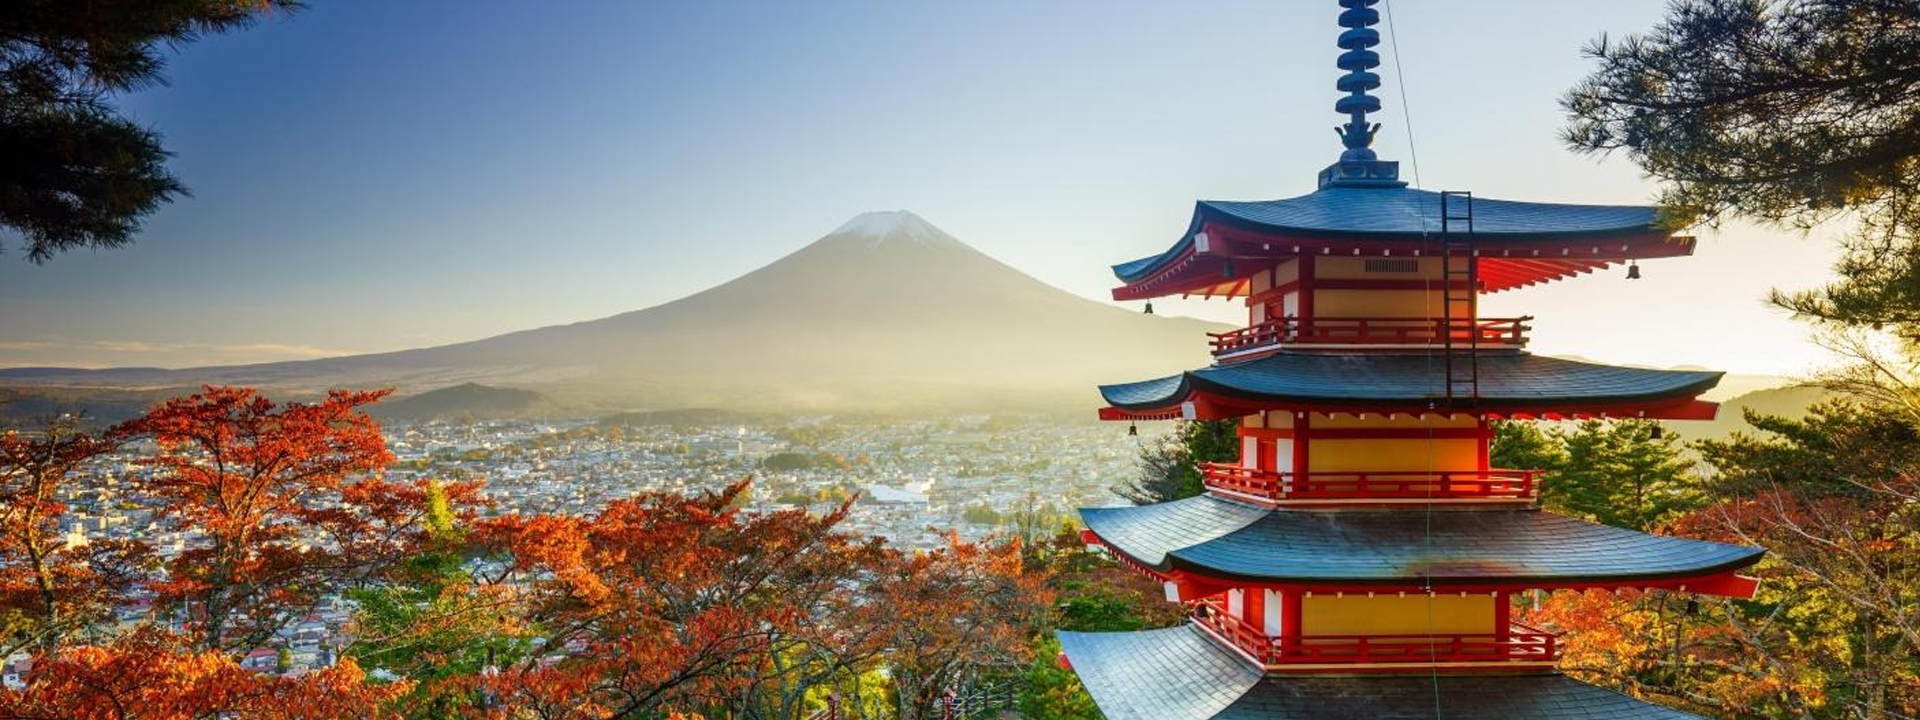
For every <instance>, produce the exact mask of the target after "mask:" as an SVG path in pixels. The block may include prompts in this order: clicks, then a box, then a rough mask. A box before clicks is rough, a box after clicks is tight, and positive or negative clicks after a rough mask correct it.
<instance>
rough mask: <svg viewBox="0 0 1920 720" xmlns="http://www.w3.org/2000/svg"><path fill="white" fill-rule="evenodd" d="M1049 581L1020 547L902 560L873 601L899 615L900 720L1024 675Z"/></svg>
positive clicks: (895, 645)
mask: <svg viewBox="0 0 1920 720" xmlns="http://www.w3.org/2000/svg"><path fill="white" fill-rule="evenodd" d="M1045 581H1046V578H1045V575H1044V574H1043V573H1041V572H1037V571H1035V570H1033V569H1030V568H1028V567H1026V565H1025V563H1024V560H1023V558H1022V557H1021V546H1020V544H1019V543H1017V542H1014V543H1008V544H1004V545H1001V546H999V547H987V546H982V545H976V544H969V543H963V542H959V541H958V540H955V539H952V538H949V540H948V543H947V547H945V548H943V549H940V550H937V551H933V552H926V553H916V554H912V555H896V556H895V557H894V558H893V561H892V562H890V563H888V565H887V566H886V568H885V569H884V572H883V573H882V574H881V575H879V576H878V577H876V578H875V580H874V582H873V584H872V586H871V587H870V589H869V592H870V593H871V595H872V599H871V600H870V602H873V603H875V604H876V605H877V606H879V607H884V608H890V609H891V610H892V612H891V613H890V615H891V617H890V618H889V622H887V623H886V625H885V627H886V628H887V631H888V638H887V652H886V655H885V661H886V666H887V669H888V672H889V673H890V674H891V676H892V678H893V682H894V695H895V697H896V698H897V700H896V705H897V706H898V708H899V711H900V717H902V718H905V719H907V720H921V719H931V718H938V717H940V716H941V713H940V711H941V696H942V695H943V694H945V693H946V692H948V691H950V690H955V689H959V688H963V687H966V686H968V685H970V684H973V683H975V682H977V681H979V680H981V679H983V676H990V675H1001V676H1008V675H1013V674H1015V673H1018V672H1020V671H1021V670H1022V669H1023V667H1024V665H1025V664H1026V662H1027V661H1028V659H1029V658H1030V657H1031V655H1030V653H1031V651H1032V645H1031V638H1032V636H1033V635H1034V634H1035V633H1036V632H1038V631H1040V630H1041V629H1043V628H1044V627H1045V625H1046V622H1047V615H1048V613H1049V611H1050V609H1051V607H1052V605H1053V592H1052V591H1051V590H1049V589H1048V588H1047V587H1046V585H1045Z"/></svg>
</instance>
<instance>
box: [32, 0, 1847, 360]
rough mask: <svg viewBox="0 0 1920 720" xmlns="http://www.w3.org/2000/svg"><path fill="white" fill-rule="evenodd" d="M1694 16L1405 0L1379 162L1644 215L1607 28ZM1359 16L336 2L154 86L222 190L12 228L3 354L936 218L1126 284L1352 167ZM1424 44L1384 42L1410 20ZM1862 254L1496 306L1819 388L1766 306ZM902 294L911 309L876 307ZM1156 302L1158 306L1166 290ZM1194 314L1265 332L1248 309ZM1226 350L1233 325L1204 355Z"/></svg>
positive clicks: (192, 331)
mask: <svg viewBox="0 0 1920 720" xmlns="http://www.w3.org/2000/svg"><path fill="white" fill-rule="evenodd" d="M1664 5H1665V3H1664V1H1663V0H1618V1H1616V2H1608V3H1573V2H1563V3H1553V4H1552V5H1551V7H1550V8H1549V7H1548V4H1546V3H1526V4H1518V3H1513V2H1510V1H1509V2H1494V1H1492V0H1487V1H1484V2H1463V1H1461V0H1445V1H1444V2H1442V1H1441V0H1400V2H1398V3H1394V4H1393V8H1392V10H1393V12H1394V13H1395V16H1394V20H1395V24H1396V25H1397V28H1398V30H1399V51H1400V53H1401V61H1402V63H1403V64H1404V66H1405V78H1404V81H1405V82H1404V83H1403V78H1402V77H1401V76H1400V73H1398V72H1396V71H1395V69H1394V67H1393V65H1392V64H1391V56H1392V48H1391V47H1390V46H1386V45H1383V46H1382V47H1381V48H1380V49H1381V50H1382V51H1383V53H1384V54H1386V55H1387V56H1388V58H1389V63H1388V64H1387V65H1386V66H1384V67H1382V68H1381V71H1382V72H1383V74H1384V75H1385V76H1386V78H1387V87H1385V88H1383V89H1382V91H1381V92H1380V93H1379V94H1380V95H1382V97H1383V98H1384V100H1385V102H1386V106H1387V108H1386V111H1385V112H1384V113H1381V114H1379V115H1376V116H1375V117H1376V119H1378V120H1380V121H1382V122H1384V123H1386V128H1385V129H1384V130H1382V131H1381V133H1380V141H1379V142H1378V143H1377V146H1376V147H1378V148H1379V150H1380V152H1381V154H1382V155H1383V156H1384V157H1386V158H1389V159H1397V160H1401V161H1402V171H1403V174H1404V175H1406V176H1408V177H1411V176H1412V174H1413V173H1412V170H1413V167H1412V166H1413V163H1412V162H1411V160H1412V159H1413V153H1412V152H1410V148H1409V146H1408V141H1407V135H1406V131H1407V126H1406V123H1405V122H1404V121H1403V116H1402V110H1403V108H1405V107H1407V105H1403V104H1402V102H1401V99H1400V95H1399V93H1400V92H1401V91H1402V89H1403V88H1404V90H1405V92H1406V94H1407V97H1408V100H1409V101H1410V103H1409V105H1410V107H1411V111H1412V126H1413V130H1414V141H1415V143H1416V147H1417V150H1418V153H1419V175H1420V180H1421V181H1422V182H1421V185H1422V186H1424V187H1428V188H1433V189H1469V190H1473V191H1475V192H1476V193H1477V194H1479V195H1480V196H1483V197H1501V198H1512V199H1527V200H1542V201H1564V202H1594V203H1636V202H1644V201H1646V200H1648V199H1649V198H1650V197H1651V196H1652V194H1653V192H1654V187H1653V186H1652V185H1650V184H1649V183H1647V182H1645V181H1643V180H1642V179H1641V178H1640V177H1639V175H1638V173H1637V172H1636V170H1635V169H1634V168H1633V167H1632V166H1631V165H1630V164H1629V163H1628V162H1627V161H1626V160H1625V159H1624V158H1615V159H1610V160H1605V161H1599V160H1596V159H1593V158H1586V157H1580V156H1575V155H1572V154H1569V153H1568V152H1567V151H1565V150H1564V149H1562V147H1561V146H1560V144H1559V143H1558V141H1557V140H1556V139H1555V132H1556V131H1557V130H1558V128H1559V127H1560V126H1561V124H1562V122H1563V118H1562V117H1561V115H1560V112H1559V110H1558V108H1557V106H1556V104H1555V101H1556V99H1557V98H1558V97H1559V96H1560V94H1561V93H1563V92H1564V91H1565V89H1566V88H1568V87H1569V86H1571V85H1572V84H1574V83H1575V82H1576V81H1577V80H1578V79H1579V78H1580V77H1581V76H1582V75H1583V74H1584V73H1585V71H1586V69H1587V67H1588V64H1587V63H1586V62H1585V61H1583V60H1582V59H1581V57H1580V54H1579V50H1580V47H1581V46H1582V45H1583V44H1584V43H1585V42H1587V41H1588V40H1590V39H1592V38H1594V37H1596V36H1598V35H1599V34H1601V33H1602V32H1608V33H1614V34H1623V33H1629V32H1635V31H1639V30H1642V29H1644V28H1647V27H1649V26H1651V25H1652V24H1653V23H1654V22H1656V21H1657V20H1658V19H1659V18H1660V16H1661V12H1662V9H1663V7H1664ZM1338 11H1339V8H1338V6H1337V4H1336V3H1335V2H1334V0H1312V1H1310V2H1308V1H1303V0H1266V1H1264V2H1205V3H1189V2H1181V3H1171V2H1164V1H1147V0H1140V1H1129V2H1117V1H1115V0H1098V1H1094V0H1087V1H1084V2H1081V1H1075V2H1032V1H1031V0H1019V1H1012V0H1009V1H1005V2H998V1H995V2H964V3H960V2H903V1H901V0H884V1H883V0H870V1H867V2H814V1H796V0H783V1H781V2H767V3H746V2H705V1H701V2H693V1H686V2H666V1H658V2H644V3H636V2H625V1H619V2H615V1H606V2H597V1H596V2H570V3H529V2H490V1H487V2H480V1H474V0H461V1H457V2H456V1H454V0H436V1H427V0H408V1H406V2H379V1H375V0H359V1H346V2H321V3H315V4H314V6H313V7H312V8H310V9H309V10H307V11H305V12H302V13H299V14H297V15H294V16H292V17H285V18H276V19H273V20H270V21H268V22H266V23H265V24H264V25H263V26H261V27H258V28H255V29H253V30H250V31H245V32H241V33H238V34H234V35H228V36H223V37H214V38H209V39H207V40H204V41H202V42H200V43H197V44H194V45H191V46H187V47H186V48H185V49H184V51H183V53H182V54H180V55H179V56H178V57H177V58H176V59H175V60H174V61H173V63H172V65H171V69H170V74H171V78H172V84H171V86H169V87H163V88H158V89H155V90H152V91H148V92H143V93H141V94H139V95H136V96H133V97H129V98H126V99H125V102H124V105H125V106H126V107H127V108H128V110H129V111H130V113H131V114H132V115H133V116H134V117H136V118H137V119H138V120H139V121H140V122H143V123H147V124H150V125H151V126H153V127H155V128H156V129H158V130H159V131H160V132H161V133H163V134H164V135H165V137H166V141H167V144H168V146H169V148H170V149H172V150H173V151H174V152H175V153H177V156H176V157H175V158H174V160H173V163H172V167H173V169H174V171H175V172H176V173H177V174H178V175H179V176H180V177H181V178H182V179H183V180H184V181H185V182H186V183H187V184H188V185H189V186H190V187H191V188H192V189H193V192H194V196H193V197H190V198H183V199H181V200H180V201H178V202H176V203H174V204H173V205H171V206H168V207H166V208H164V209H162V210H161V211H160V212H159V213H157V214H156V215H155V216H153V217H152V218H151V220H150V221H149V222H148V224H147V228H146V232H145V233H144V234H143V235H142V236H141V237H140V239H139V241H138V243H137V244H136V245H134V246H133V247H131V248H126V249H120V250H110V251H103V252H88V251H83V252H77V253H69V254H67V255H64V256H61V257H58V258H57V259H55V260H54V261H53V262H52V263H51V264H49V265H46V266H41V267H36V266H32V265H30V264H28V263H26V262H25V261H24V260H23V259H22V258H21V256H20V254H19V253H18V243H17V242H16V241H15V240H14V239H13V238H0V242H4V243H5V244H6V245H7V246H8V248H9V254H8V255H6V256H4V257H0V366H6V365H30V364H33V365H38V364H71V365H89V366H99V365H167V366H179V365H192V364H204V363H228V362H247V361H263V360H283V359H294V358H304V357H315V356H320V355H326V354H337V353H348V352H364V351H376V350H391V349H400V348H406V347H416V346H422V345H430V344H438V343H445V342H452V341H458V340H466V339H473V338H478V337H483V336H487V335H491V334H496V333H500V332H505V331H510V330H516V329H523V328H527V327H532V326H538V325H547V324H554V323H563V322H572V321H577V320H584V319H590V318H595V317H601V316H605V315H610V314H613V313H617V312H622V311H627V310H632V309H637V308H641V307H646V306H649V305H654V304H658V303H661V302H665V301H668V300H671V299H674V298H677V297H680V296H683V295H686V294H688V293H691V292H694V291H697V290H700V289H702V288H705V287H707V286H710V285H713V284H716V283H719V282H723V281H725V280H727V279H730V278H732V277H734V276H737V275H740V274H742V273H744V272H746V271H749V270H751V269H753V268H755V267H758V266H760V265H763V264H765V263H767V262H770V261H772V260H773V259H775V258H777V257H779V256H781V255H783V254H785V253H787V252H790V251H792V250H794V249H797V248H799V247H800V246H801V245H803V244H805V243H807V242H808V241H810V240H812V239H814V238H815V237H818V236H819V235H821V234H823V233H825V232H827V231H828V230H831V229H832V228H834V227H835V226H837V225H839V224H840V223H841V222H843V221H845V220H846V219H847V218H848V217H850V216H852V215H854V214H856V213H859V212H861V211H865V210H873V209H895V208H905V209H910V210H914V211H916V212H918V213H919V214H921V215H923V216H924V217H926V218H927V219H928V220H930V221H932V222H933V223H935V224H937V225H939V226H941V227H942V228H944V229H946V230H947V231H949V232H951V233H953V234H955V235H957V236H958V237H960V238H961V239H963V240H965V241H967V242H968V243H970V244H972V245H974V246H975V247H977V248H979V249H981V250H982V251H985V252H987V253H988V254H990V255H993V256H994V257H997V258H999V259H1001V260H1003V261H1005V262H1007V263H1009V264H1011V265H1013V266H1015V267H1018V268H1021V269H1022V270H1025V271H1027V272H1028V273H1030V274H1032V275H1034V276H1036V277H1038V278H1040V279H1042V280H1045V281H1047V282H1049V283H1052V284H1055V285H1058V286H1060V287H1063V288H1066V289H1068V290H1070V291H1072V292H1075V293H1079V294H1081V295H1085V296H1087V297H1092V298H1099V299H1102V300H1104V299H1105V298H1107V297H1108V295H1107V291H1108V288H1109V287H1110V286H1111V285H1112V284H1113V281H1112V277H1111V275H1110V274H1108V272H1107V270H1106V266H1107V265H1108V264H1110V263H1113V262H1118V261H1122V260H1127V259H1132V258H1135V257H1139V256H1142V255H1145V254H1148V253H1152V252H1158V251H1159V250H1161V249H1163V248H1165V247H1166V246H1167V245H1168V244H1169V243H1171V242H1172V241H1173V240H1174V239H1175V238H1176V237H1177V235H1178V234H1179V233H1180V232H1181V231H1182V230H1183V229H1184V228H1185V226H1186V222H1187V218H1188V215H1189V213H1190V212H1191V209H1192V202H1193V200H1194V199H1196V198H1203V197H1204V198H1221V199H1267V198H1275V197H1285V196H1290V195H1296V194H1300V193H1304V192H1308V191H1310V190H1311V189H1312V187H1313V181H1314V176H1315V173H1316V172H1317V171H1318V170H1319V169H1320V168H1321V167H1322V166H1324V165H1326V164H1327V163H1328V162H1330V161H1331V160H1332V159H1333V158H1334V156H1335V155H1336V154H1337V152H1338V149H1339V148H1338V142H1337V140H1336V138H1335V137H1334V133H1333V132H1332V130H1331V128H1332V126H1333V125H1334V124H1336V123H1337V122H1339V121H1340V118H1339V117H1337V116H1335V115H1334V114H1333V112H1332V108H1331V105H1332V102H1333V100H1334V99H1335V97H1337V95H1338V94H1337V93H1336V92H1335V91H1334V89H1333V83H1334V78H1335V77H1336V75H1337V74H1338V71H1337V70H1336V69H1335V68H1334V67H1333V62H1334V55H1335V54H1336V52H1337V50H1336V49H1335V48H1334V46H1333V40H1334V36H1335V35H1336V34H1337V32H1338V30H1339V28H1337V27H1336V26H1335V24H1334V17H1335V15H1336V14H1337V13H1338ZM1385 29H1386V26H1384V25H1383V26H1382V30H1385ZM1829 247H1830V243H1828V242H1823V241H1822V240H1821V239H1819V238H1818V237H1816V238H1814V239H1812V240H1806V239H1801V238H1800V237H1798V236H1796V235H1793V234H1789V233H1782V232H1774V231H1762V230H1756V229H1753V228H1728V229H1725V230H1722V231H1721V232H1719V233H1717V234H1715V233H1704V232H1703V233H1702V241H1701V245H1700V248H1699V251H1698V253H1697V254H1696V256H1695V257H1693V258H1691V259H1685V260H1669V261H1657V262H1653V263H1648V264H1647V265H1646V266H1645V267H1644V269H1645V271H1646V279H1643V280H1639V281H1636V282H1632V283H1629V282H1627V281H1626V280H1624V279H1623V278H1622V277H1621V275H1620V274H1619V273H1614V274H1609V275H1607V276H1605V277H1599V276H1587V277H1583V278H1581V279H1578V280H1574V281H1570V282H1562V283H1557V284H1554V285H1552V286H1549V287H1546V288H1536V289H1530V290H1523V291H1518V292H1512V293H1504V294H1501V295H1498V296H1496V297H1495V300H1494V301H1493V302H1492V303H1491V304H1490V307H1489V313H1490V314H1518V313H1530V314H1533V315H1536V316H1538V318H1539V320H1538V322H1537V323H1536V326H1537V330H1536V333H1535V336H1534V337H1535V341H1534V345H1533V347H1534V349H1535V350H1536V351H1539V352H1547V353H1570V354H1578V355H1583V356H1586V357H1591V358H1596V359H1602V360H1608V361H1615V362H1632V363H1648V364H1657V365H1679V364H1690V365H1704V366H1709V367H1715V368H1719V369H1726V370H1732V371H1736V372H1749V373H1751V372H1762V373H1793V372H1799V371H1803V370H1806V369H1808V368H1809V367H1810V366H1812V365H1813V364H1815V363H1816V362H1818V361H1819V360H1820V359H1821V358H1822V353H1821V351H1820V350H1819V349H1818V348H1816V347H1814V346H1812V345H1810V344H1808V343H1807V342H1806V340H1805V332H1804V330H1803V329H1802V328H1801V327H1799V326H1798V325H1796V324H1794V323H1793V322H1791V321H1790V320H1788V319H1786V318H1785V317H1783V316H1782V315H1780V314H1779V313H1777V312H1775V311H1772V310H1770V309H1768V308H1766V307H1765V306H1764V305H1763V304H1762V302H1761V297H1762V295H1763V293H1764V292H1765V290H1766V289H1767V288H1768V287H1770V286H1775V285H1779V286H1786V287H1803V286H1807V285H1811V284H1815V283H1818V282H1820V281H1821V280H1822V279H1824V278H1825V277H1826V276H1827V266H1828V265H1829V262H1830V256H1831V250H1830V249H1829ZM876 302H884V298H876ZM1134 305H1135V306H1137V304H1134ZM1160 309H1161V311H1162V312H1169V311H1172V312H1179V313H1187V314H1196V315H1202V316H1206V317H1212V318H1218V319H1233V320H1238V321H1244V318H1245V315H1244V310H1243V309H1241V308H1240V307H1238V306H1237V305H1236V304H1230V303H1227V302H1222V301H1215V302H1213V303H1211V304H1205V303H1200V302H1198V301H1189V302H1184V303H1181V302H1173V303H1163V304H1161V305H1160ZM1196 342H1197V340H1196Z"/></svg>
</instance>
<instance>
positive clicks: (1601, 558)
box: [1080, 496, 1765, 591]
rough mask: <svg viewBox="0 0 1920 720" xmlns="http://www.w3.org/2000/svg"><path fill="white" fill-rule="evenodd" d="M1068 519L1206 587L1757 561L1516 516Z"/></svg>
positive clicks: (1578, 523) (1633, 574)
mask: <svg viewBox="0 0 1920 720" xmlns="http://www.w3.org/2000/svg"><path fill="white" fill-rule="evenodd" d="M1080 516H1081V520H1082V522H1084V523H1085V525H1086V527H1087V530H1088V532H1090V533H1092V535H1093V536H1094V537H1095V538H1097V539H1098V540H1099V542H1101V543H1102V544H1104V545H1105V546H1106V547H1108V548H1109V549H1111V550H1113V551H1115V552H1117V553H1120V554H1122V555H1124V556H1126V558H1127V559H1129V560H1131V561H1132V562H1135V563H1138V564H1139V565H1141V566H1143V567H1145V568H1147V569H1149V570H1152V571H1153V572H1156V573H1159V574H1161V575H1163V576H1168V577H1182V576H1190V577H1194V578H1197V579H1201V580H1205V581H1211V582H1210V583H1209V584H1222V583H1224V584H1258V585H1275V586H1297V587H1344V586H1357V587H1358V586H1367V587H1370V586H1381V587H1393V586H1398V587H1416V586H1419V587H1424V586H1432V587H1443V586H1444V587H1473V588H1484V587H1516V588H1519V587H1527V588H1532V587H1575V586H1609V585H1612V586H1637V585H1641V584H1646V583H1663V584H1668V585H1671V584H1674V583H1666V582H1665V581H1677V580H1685V579H1693V578H1699V579H1715V578H1721V577H1723V576H1728V575H1730V574H1731V573H1733V572H1734V571H1737V570H1740V569H1742V568H1745V567H1748V566H1750V565H1752V564H1754V563H1756V562H1759V560H1760V557H1761V556H1762V555H1763V554H1764V553H1765V551H1764V550H1761V549H1759V548H1751V547H1744V546H1739V545H1728V544H1725V543H1716V542H1709V541H1705V540H1692V539H1688V538H1678V537H1670V536H1664V535H1652V534H1648V533H1642V532H1637V531H1633V530H1626V529H1623V528H1616V527H1610V526H1605V525H1597V524H1594V523H1589V522H1586V521H1583V520H1576V519H1573V518H1568V517H1563V516H1559V515H1555V514H1553V513H1547V512H1542V511H1538V510H1524V509H1499V510H1494V509H1476V510H1438V511H1434V512H1431V513H1421V512H1419V511H1406V510H1373V509H1367V510H1293V509H1269V508H1256V507H1253V506H1250V505H1244V504H1241V503H1237V502H1233V501H1230V500H1224V499H1221V498H1216V497H1212V496H1201V497H1195V498H1188V499H1185V500H1176V501H1173V502H1166V503H1159V504H1156V505H1147V506H1141V507H1125V508H1084V509H1082V510H1081V511H1080ZM1410 518H1419V519H1420V522H1411V521H1410ZM1702 587H1703V588H1712V587H1716V586H1714V585H1711V584H1703V585H1702ZM1703 591H1708V590H1703Z"/></svg>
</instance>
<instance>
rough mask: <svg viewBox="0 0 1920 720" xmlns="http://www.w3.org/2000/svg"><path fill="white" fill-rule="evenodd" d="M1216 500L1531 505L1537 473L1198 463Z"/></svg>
mask: <svg viewBox="0 0 1920 720" xmlns="http://www.w3.org/2000/svg"><path fill="white" fill-rule="evenodd" d="M1200 469H1201V480H1202V482H1203V483H1204V484H1205V485H1206V487H1207V489H1208V490H1209V491H1211V492H1213V493H1214V494H1215V495H1220V496H1223V497H1228V498H1233V499H1238V500H1250V501H1254V502H1258V503H1262V504H1271V505H1279V504H1284V503H1288V502H1307V503H1310V502H1325V501H1359V502H1366V501H1374V500H1379V501H1409V500H1488V501H1514V502H1530V501H1532V500H1533V499H1534V497H1535V496H1536V494H1537V493H1538V492H1539V489H1540V483H1539V478H1540V473H1541V472H1542V471H1540V470H1438V471H1388V472H1314V473H1297V472H1276V471H1272V470H1255V469H1251V468H1246V467H1242V466H1240V465H1236V464H1232V463H1201V465H1200Z"/></svg>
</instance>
